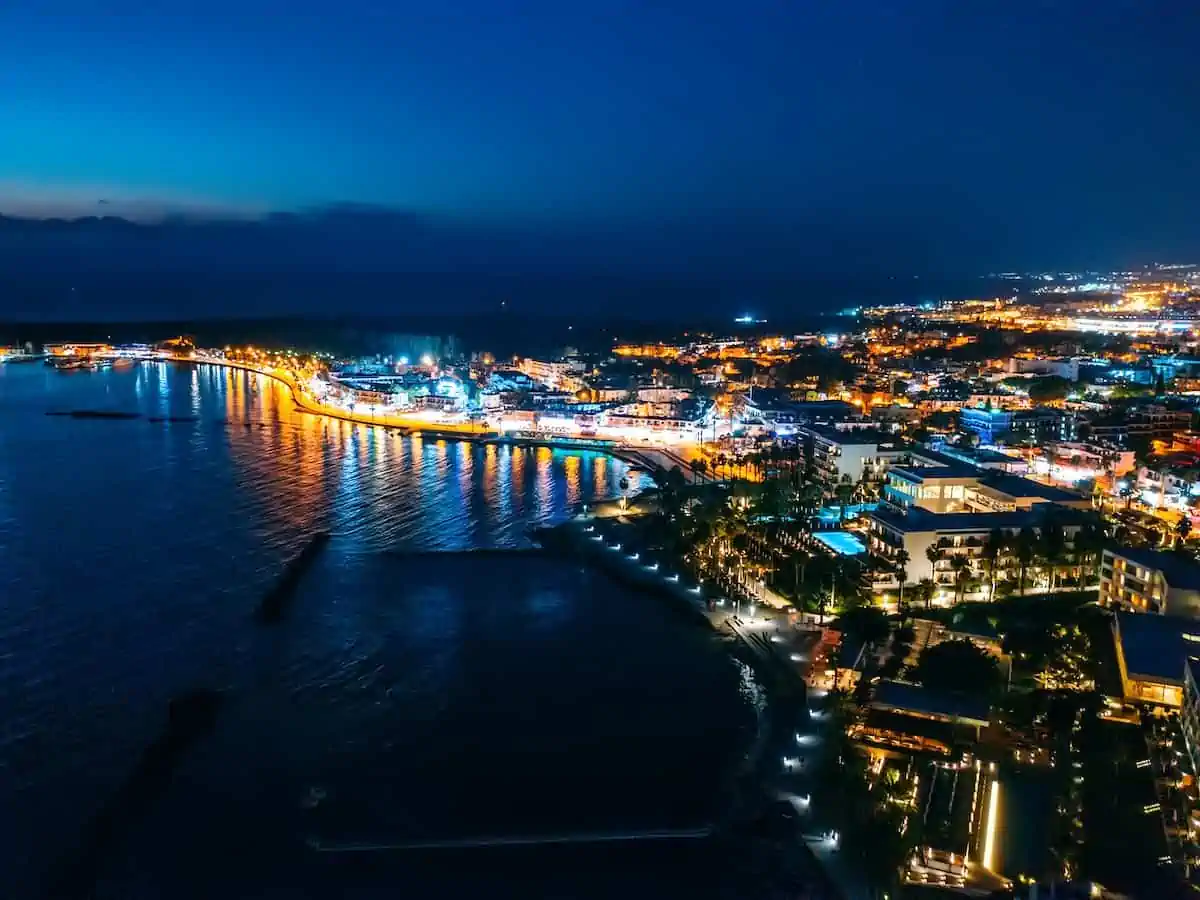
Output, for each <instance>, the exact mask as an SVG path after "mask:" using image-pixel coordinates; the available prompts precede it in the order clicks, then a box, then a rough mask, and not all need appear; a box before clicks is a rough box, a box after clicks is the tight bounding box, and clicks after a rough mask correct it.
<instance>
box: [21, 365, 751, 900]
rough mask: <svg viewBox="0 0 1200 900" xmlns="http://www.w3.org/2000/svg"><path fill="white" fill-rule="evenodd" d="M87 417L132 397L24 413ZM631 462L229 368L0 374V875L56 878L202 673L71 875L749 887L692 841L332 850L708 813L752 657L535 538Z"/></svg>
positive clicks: (354, 889) (175, 880)
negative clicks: (273, 594) (102, 838)
mask: <svg viewBox="0 0 1200 900" xmlns="http://www.w3.org/2000/svg"><path fill="white" fill-rule="evenodd" d="M81 409H86V410H106V411H116V412H128V413H140V414H141V417H140V418H129V419H83V418H72V417H70V416H61V415H47V413H56V412H67V411H70V410H81ZM626 477H628V478H629V480H630V481H631V483H632V489H633V490H637V489H640V488H642V487H644V486H645V480H644V479H645V477H644V476H643V475H641V474H638V473H631V472H630V471H629V469H628V467H627V466H626V464H625V463H623V462H621V461H619V460H616V459H613V458H611V457H608V456H606V455H604V454H600V453H591V452H578V451H562V450H550V449H545V448H519V447H510V446H496V445H481V444H474V443H465V442H456V441H449V440H439V439H426V438H422V437H419V436H411V437H410V436H403V435H400V434H398V433H395V432H389V431H386V430H384V429H379V428H372V427H368V426H364V425H354V424H350V423H345V422H340V421H334V420H328V419H325V418H322V417H314V416H311V415H307V414H304V413H301V412H299V411H297V410H296V409H295V407H294V405H293V404H292V402H291V399H290V397H289V396H288V395H287V394H286V392H285V391H284V390H283V389H282V388H281V387H280V386H279V385H278V384H276V383H275V382H272V381H271V380H269V379H267V378H265V377H263V376H260V375H255V374H250V373H245V372H236V371H232V370H227V369H222V368H216V367H210V366H203V365H180V364H166V363H139V364H134V365H130V366H128V367H126V368H117V369H109V370H102V371H97V372H85V371H75V372H61V371H55V370H52V369H50V368H49V367H45V366H43V365H41V364H40V363H25V364H9V365H6V366H5V365H0V713H2V715H0V897H4V898H23V897H44V896H51V895H52V892H53V887H52V885H53V884H54V883H55V874H56V873H61V872H62V871H64V870H65V869H66V868H67V867H70V866H75V865H78V863H79V861H80V859H82V858H86V857H87V855H88V851H89V843H88V842H89V840H90V839H89V837H88V835H89V834H90V833H91V830H90V826H91V825H92V824H94V823H95V821H96V820H97V817H98V816H99V815H100V814H101V812H102V811H104V810H110V811H111V809H112V805H113V803H114V802H116V801H115V799H114V798H120V797H121V796H122V789H123V786H127V785H128V783H129V780H130V778H131V777H132V776H133V774H134V773H135V772H136V771H137V770H138V766H139V761H140V760H142V758H143V753H144V752H145V750H146V748H147V747H148V746H150V745H151V744H152V743H153V742H154V741H155V739H156V738H158V737H159V736H160V735H161V734H162V733H163V730H164V727H165V725H166V721H167V712H168V706H169V704H170V702H171V700H172V698H175V697H178V696H180V695H181V694H184V693H185V692H188V691H191V690H195V689H212V690H218V691H220V692H221V696H222V697H223V703H222V704H221V706H220V708H219V711H218V713H217V717H216V722H215V726H214V728H213V730H212V731H211V733H209V734H207V735H205V736H203V737H201V738H200V739H199V740H198V741H197V742H196V743H195V744H194V745H193V746H191V747H190V748H189V749H188V750H187V752H186V753H185V754H184V756H183V757H182V759H181V760H180V762H179V764H178V765H177V766H176V767H175V768H174V770H173V771H172V773H171V775H170V778H169V779H168V780H167V781H166V782H165V785H164V786H163V787H162V789H161V790H160V791H158V792H157V793H156V794H155V795H154V796H153V797H152V798H151V799H150V800H149V801H148V802H146V803H145V804H144V806H143V807H141V808H139V809H137V810H136V811H132V812H131V811H126V813H127V814H126V815H124V816H123V817H121V819H120V821H121V827H120V828H119V829H118V830H117V831H116V833H115V834H114V836H113V840H112V842H111V844H108V845H106V846H105V849H104V853H103V854H102V855H101V857H100V858H99V859H98V860H96V861H95V866H94V869H95V871H94V885H95V887H94V891H93V892H92V894H90V896H96V897H112V898H141V897H148V898H151V897H152V898H158V897H162V898H193V897H195V898H201V897H203V898H211V897H229V898H240V897H253V898H275V897H300V896H302V897H326V896H327V897H399V896H407V897H424V896H437V897H458V896H472V895H487V896H501V897H507V896H513V897H517V896H521V897H541V896H546V897H575V896H578V897H603V896H616V895H634V896H641V895H645V894H649V893H658V894H666V895H675V894H677V893H688V894H689V895H691V896H697V897H703V896H745V895H746V893H745V890H746V883H745V882H744V881H743V882H741V883H740V884H731V883H730V878H729V877H728V874H729V872H731V871H732V869H729V868H727V867H726V866H724V865H723V864H722V863H721V862H720V861H719V860H716V859H714V858H712V856H711V853H709V852H708V851H707V850H705V849H699V848H691V847H689V846H688V845H687V844H685V843H681V844H679V845H673V844H666V843H656V842H643V843H636V842H635V843H632V844H629V845H628V846H608V847H602V848H596V847H591V848H577V847H575V848H573V847H561V846H549V847H526V848H512V847H508V848H490V849H487V848H483V849H470V850H462V849H457V850H444V849H424V850H413V851H403V852H377V851H364V850H347V849H345V848H349V847H355V848H357V847H362V846H376V845H395V844H403V843H406V842H407V843H429V842H438V841H447V840H455V839H470V838H493V837H498V838H508V837H522V836H530V835H558V834H565V833H579V832H627V831H629V832H632V831H639V830H657V829H663V828H672V827H680V828H688V827H692V826H695V825H697V824H700V823H704V822H706V821H707V820H708V819H710V818H711V817H712V816H713V815H714V811H715V807H716V805H717V804H719V802H720V799H721V786H722V784H723V783H724V781H725V779H726V778H727V777H728V774H729V772H730V771H731V770H732V769H734V768H735V767H736V766H737V765H738V764H739V762H740V761H741V759H742V758H743V757H744V755H745V753H746V752H747V748H748V747H749V746H750V745H751V744H752V742H753V738H754V734H755V731H756V729H757V727H758V724H759V723H758V721H757V712H756V708H755V702H754V690H752V689H748V687H747V679H748V678H752V676H750V675H749V674H748V672H747V670H746V669H745V667H744V666H742V665H741V664H739V663H738V662H736V661H735V660H734V659H733V658H731V656H730V655H729V654H728V653H727V652H726V648H725V647H724V646H723V645H722V644H721V642H720V641H719V640H718V639H717V638H716V637H715V635H713V634H711V633H709V632H708V631H706V630H705V629H704V628H702V627H698V626H695V625H692V624H690V623H688V622H686V621H683V620H681V618H680V617H679V616H678V615H677V613H676V612H675V611H674V610H672V609H671V608H670V607H669V604H668V603H666V602H664V601H663V600H661V599H660V598H656V597H653V596H649V595H646V594H642V593H638V592H635V591H633V590H632V589H630V588H627V587H624V586H622V585H620V584H617V583H616V582H613V581H611V580H609V579H608V578H607V577H606V576H605V575H604V574H603V573H601V572H598V571H596V570H593V569H589V568H585V567H582V566H581V565H580V564H579V562H578V561H577V560H570V559H563V558H556V557H551V556H547V555H544V554H540V553H538V552H536V551H535V550H534V549H533V548H534V545H533V542H532V539H531V529H532V528H534V527H537V526H541V525H546V524H552V523H555V522H559V521H563V520H564V519H566V518H567V517H569V516H570V515H572V514H573V512H574V511H576V510H577V509H578V508H579V506H580V505H581V504H584V503H588V502H592V501H596V500H599V499H603V498H608V497H612V496H614V495H616V494H617V493H618V492H619V490H620V483H621V481H622V479H623V478H626ZM321 530H327V531H329V532H331V533H332V535H333V537H332V539H331V541H330V543H329V544H328V545H327V547H326V548H325V549H324V550H323V551H322V552H321V554H320V555H319V556H318V558H317V559H316V561H315V563H314V564H313V565H312V567H311V568H310V569H309V570H308V571H307V573H306V574H305V575H304V577H303V578H302V580H301V582H300V584H299V588H298V590H297V591H296V593H295V595H294V596H293V598H292V600H291V602H290V604H289V605H288V608H287V613H286V615H285V616H284V618H283V620H282V621H280V622H278V623H276V624H271V625H264V624H262V623H261V622H260V621H258V620H257V619H256V617H255V610H256V608H257V606H258V604H259V602H260V600H261V599H262V597H263V595H264V593H265V592H267V591H268V590H269V589H270V588H271V587H272V586H273V585H274V584H275V583H276V582H277V580H278V579H279V578H280V575H281V573H282V572H283V570H284V568H285V566H286V564H287V562H288V560H290V559H291V558H292V557H293V556H295V555H296V554H297V553H298V552H299V550H300V549H301V548H302V547H303V546H304V545H305V543H306V542H307V541H308V540H309V539H310V538H311V536H312V535H313V534H314V533H315V532H317V531H321ZM522 551H524V552H522ZM322 848H324V849H322ZM329 848H333V849H329Z"/></svg>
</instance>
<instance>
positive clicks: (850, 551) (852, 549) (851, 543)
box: [813, 531, 867, 556]
mask: <svg viewBox="0 0 1200 900" xmlns="http://www.w3.org/2000/svg"><path fill="white" fill-rule="evenodd" d="M813 537H814V538H816V539H817V540H818V541H820V542H821V543H822V544H824V545H825V546H826V547H828V548H829V549H830V550H832V551H833V552H834V553H837V554H839V555H841V556H857V555H858V554H860V553H866V552H867V548H866V546H865V545H864V544H863V542H862V541H860V540H859V539H858V538H856V537H855V536H854V535H852V534H851V533H850V532H848V531H818V532H817V533H816V534H814V535H813Z"/></svg>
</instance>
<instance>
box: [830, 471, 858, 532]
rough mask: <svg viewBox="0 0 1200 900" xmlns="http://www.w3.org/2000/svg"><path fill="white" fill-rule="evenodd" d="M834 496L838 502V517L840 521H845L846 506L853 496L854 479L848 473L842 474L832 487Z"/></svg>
mask: <svg viewBox="0 0 1200 900" xmlns="http://www.w3.org/2000/svg"><path fill="white" fill-rule="evenodd" d="M833 493H834V496H835V497H837V502H838V518H839V519H840V520H841V521H843V522H844V521H846V506H847V504H849V502H850V500H851V499H852V498H853V497H854V481H853V480H852V479H851V478H850V476H849V475H843V476H842V480H841V481H840V482H838V485H837V487H836V488H834V489H833Z"/></svg>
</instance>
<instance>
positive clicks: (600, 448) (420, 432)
mask: <svg viewBox="0 0 1200 900" xmlns="http://www.w3.org/2000/svg"><path fill="white" fill-rule="evenodd" d="M164 361H165V362H172V363H190V364H193V365H206V366H220V367H222V368H226V369H237V370H240V371H243V372H252V373H254V374H256V375H264V376H266V377H267V378H270V379H272V380H274V381H277V382H278V383H280V384H282V385H283V386H284V387H286V388H287V389H288V393H290V394H291V397H292V402H293V403H295V404H296V408H297V409H299V410H301V411H302V412H306V413H308V414H310V415H314V416H327V417H328V418H331V419H340V420H341V421H343V422H350V423H351V424H354V425H367V426H371V427H378V428H384V429H392V430H395V431H399V432H400V433H402V434H405V435H409V436H412V437H432V438H436V439H439V440H453V441H468V442H470V443H475V444H496V445H506V446H515V447H548V448H550V449H552V450H587V451H591V452H593V453H603V454H605V455H607V456H611V457H613V458H615V459H619V460H622V461H623V462H627V463H629V464H630V465H636V466H643V467H645V466H646V464H647V463H646V460H644V459H641V458H640V457H639V454H638V449H639V448H637V447H624V446H621V445H619V444H607V443H593V442H591V441H585V440H573V439H572V438H538V437H524V436H523V437H519V438H513V437H508V436H506V435H504V434H501V433H499V432H496V431H491V430H489V429H488V428H487V426H486V425H479V426H478V427H476V426H469V425H461V426H459V425H452V424H447V423H442V424H437V425H434V424H431V423H429V422H427V421H425V420H423V419H417V418H413V417H411V416H374V415H372V416H362V415H355V414H354V413H352V412H348V411H346V410H341V409H335V408H333V407H329V406H323V405H322V404H320V403H315V402H313V401H312V400H310V399H309V398H308V397H307V395H306V394H305V393H304V392H303V391H302V390H300V389H299V387H298V385H297V384H296V382H295V381H294V380H292V379H291V378H290V377H288V376H287V375H286V374H284V373H281V372H278V371H276V370H274V369H271V368H264V367H261V366H254V365H250V364H248V363H241V362H235V361H232V360H228V359H219V358H216V357H201V356H191V357H185V356H172V357H168V358H166V359H165V360H164ZM643 449H645V450H651V451H655V450H658V449H659V448H656V447H646V448H643Z"/></svg>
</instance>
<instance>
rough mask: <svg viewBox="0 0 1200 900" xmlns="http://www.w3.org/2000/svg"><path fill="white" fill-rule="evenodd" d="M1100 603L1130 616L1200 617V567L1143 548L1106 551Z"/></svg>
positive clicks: (1102, 570) (1102, 563)
mask: <svg viewBox="0 0 1200 900" xmlns="http://www.w3.org/2000/svg"><path fill="white" fill-rule="evenodd" d="M1099 602H1100V605H1101V606H1110V607H1113V608H1115V609H1123V610H1127V611H1130V612H1147V613H1158V614H1160V615H1162V614H1169V615H1189V616H1195V615H1200V565H1197V564H1196V563H1194V562H1189V561H1188V560H1186V559H1181V558H1179V557H1177V556H1174V555H1172V554H1170V553H1162V552H1159V551H1157V550H1148V549H1145V548H1143V547H1117V548H1109V549H1105V551H1104V555H1103V557H1102V559H1101V564H1100V596H1099Z"/></svg>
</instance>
